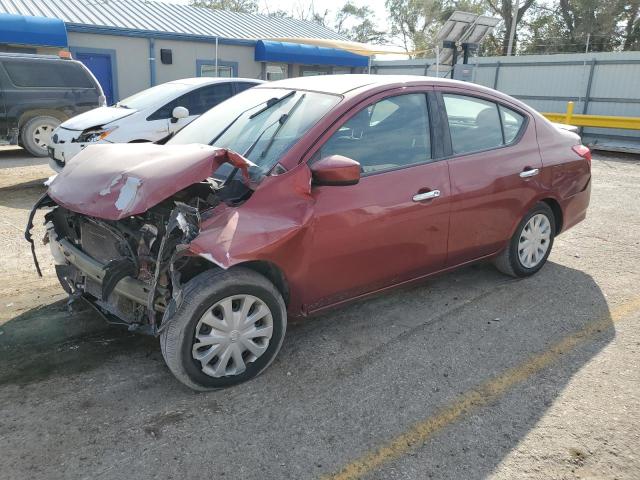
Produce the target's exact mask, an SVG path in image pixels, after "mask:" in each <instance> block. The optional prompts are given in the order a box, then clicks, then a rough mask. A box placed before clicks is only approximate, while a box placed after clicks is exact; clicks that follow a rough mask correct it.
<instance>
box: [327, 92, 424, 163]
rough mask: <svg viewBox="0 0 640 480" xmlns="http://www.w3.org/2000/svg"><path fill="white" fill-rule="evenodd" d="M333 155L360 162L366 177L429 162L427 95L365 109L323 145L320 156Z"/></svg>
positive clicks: (414, 96) (406, 97) (399, 99)
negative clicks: (379, 172)
mask: <svg viewBox="0 0 640 480" xmlns="http://www.w3.org/2000/svg"><path fill="white" fill-rule="evenodd" d="M329 155H343V156H345V157H348V158H351V159H353V160H356V161H358V162H360V165H361V168H362V172H363V173H365V174H366V173H372V172H377V171H382V170H390V169H395V168H399V167H404V166H408V165H415V164H418V163H424V162H428V161H429V160H430V159H431V141H430V134H429V117H428V111H427V96H426V94H423V93H412V94H407V95H399V96H397V97H391V98H386V99H384V100H381V101H379V102H377V103H375V104H373V105H370V106H368V107H366V108H364V109H363V110H361V111H360V112H358V113H357V114H356V115H355V116H353V117H351V118H350V119H349V120H347V122H345V123H344V125H342V127H341V128H340V129H339V130H338V131H337V132H335V133H334V134H333V135H332V136H331V138H329V140H327V142H326V143H325V144H324V145H323V146H322V149H321V151H320V156H321V157H326V156H329Z"/></svg>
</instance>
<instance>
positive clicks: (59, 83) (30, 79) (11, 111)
mask: <svg viewBox="0 0 640 480" xmlns="http://www.w3.org/2000/svg"><path fill="white" fill-rule="evenodd" d="M105 104H106V101H105V97H104V94H103V92H102V88H101V87H100V84H99V83H98V81H97V80H96V79H95V77H94V76H93V75H92V74H91V72H90V71H89V70H88V69H87V68H86V67H85V66H84V65H83V64H82V63H80V62H77V61H74V60H70V59H64V58H60V57H57V56H54V55H30V54H15V53H0V144H6V143H9V144H12V145H16V144H18V145H20V146H21V147H23V148H25V149H26V150H27V151H29V153H31V154H33V155H36V156H38V157H46V156H47V144H48V143H49V138H50V136H51V132H52V131H53V130H54V129H55V128H56V127H57V126H58V125H59V124H60V123H61V122H64V121H65V120H67V119H68V118H71V117H73V116H74V115H78V114H79V113H82V112H86V111H87V110H91V109H92V108H96V107H98V106H102V105H105Z"/></svg>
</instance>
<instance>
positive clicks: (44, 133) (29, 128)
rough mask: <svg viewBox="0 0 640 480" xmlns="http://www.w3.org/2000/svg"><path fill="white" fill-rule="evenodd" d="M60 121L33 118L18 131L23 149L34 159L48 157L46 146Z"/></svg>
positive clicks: (47, 118) (49, 118)
mask: <svg viewBox="0 0 640 480" xmlns="http://www.w3.org/2000/svg"><path fill="white" fill-rule="evenodd" d="M60 123H61V122H60V120H58V119H57V118H55V117H51V116H48V115H46V116H41V117H34V118H32V119H31V120H29V121H28V122H27V123H25V124H24V125H23V126H22V128H21V129H20V143H21V144H22V145H23V148H24V149H25V150H26V151H27V152H29V153H30V154H31V155H33V156H35V157H46V156H48V152H47V146H48V145H49V140H50V138H51V132H53V131H54V130H55V129H56V128H57V127H58V125H60Z"/></svg>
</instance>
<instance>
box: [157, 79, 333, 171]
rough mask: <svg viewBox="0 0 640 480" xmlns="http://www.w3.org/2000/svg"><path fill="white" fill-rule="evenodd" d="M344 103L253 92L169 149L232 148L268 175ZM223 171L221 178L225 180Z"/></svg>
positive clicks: (222, 107) (196, 124)
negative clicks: (198, 145)
mask: <svg viewBox="0 0 640 480" xmlns="http://www.w3.org/2000/svg"><path fill="white" fill-rule="evenodd" d="M340 100H341V97H340V96H337V95H330V94H325V93H317V92H304V91H298V90H288V89H282V88H252V89H249V90H246V91H244V92H242V93H240V94H238V95H236V96H235V97H231V98H230V99H229V100H227V101H225V102H222V103H221V104H219V105H217V106H215V107H214V108H212V109H211V110H209V111H208V112H206V113H204V114H203V115H201V116H200V117H198V118H197V119H196V120H194V121H193V122H191V123H190V124H189V125H187V126H186V127H185V128H183V129H182V130H181V131H180V132H178V133H177V134H176V136H175V137H173V138H172V139H171V140H169V142H167V143H168V144H173V145H176V144H189V143H202V144H208V145H215V146H217V147H221V148H228V149H230V150H233V151H235V152H238V153H240V154H241V155H244V156H245V157H247V158H248V159H249V160H251V161H252V162H253V163H255V164H256V165H257V166H258V168H259V170H260V173H261V174H263V175H264V174H267V173H268V172H269V171H270V170H271V168H272V167H273V166H274V165H275V164H276V163H278V161H279V159H280V157H281V156H282V154H283V153H284V152H286V151H287V150H288V149H289V148H290V147H291V146H292V145H293V144H294V143H295V142H297V141H298V140H299V139H300V138H302V136H303V135H304V134H305V133H306V132H307V131H308V130H309V129H310V128H311V127H312V126H313V125H315V124H316V123H317V122H318V121H319V120H320V119H321V118H322V117H323V116H324V115H326V114H327V112H329V110H331V109H332V108H333V107H334V106H335V105H337V104H338V103H339V102H340ZM222 170H228V169H221V170H219V171H218V172H217V176H218V175H220V176H225V173H228V172H224V171H222Z"/></svg>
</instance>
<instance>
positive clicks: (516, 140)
mask: <svg viewBox="0 0 640 480" xmlns="http://www.w3.org/2000/svg"><path fill="white" fill-rule="evenodd" d="M434 94H435V95H436V96H437V98H438V104H439V106H440V112H441V114H440V116H441V117H442V122H443V123H444V128H445V134H444V136H443V138H444V140H445V142H444V143H445V145H446V148H445V149H444V151H445V152H446V153H447V154H445V157H443V158H444V159H446V160H455V159H456V158H460V157H466V156H468V155H475V154H477V153H484V152H490V151H494V150H500V149H503V148H509V147H513V146H514V145H516V144H518V143H520V140H522V137H523V136H524V134H525V132H526V131H527V129H528V127H529V114H528V113H526V112H524V111H523V110H521V109H518V108H515V107H513V106H511V105H505V104H504V103H503V102H501V101H499V100H496V99H494V98H491V97H484V96H482V95H477V94H475V93H472V92H468V91H466V90H464V91H461V90H453V89H436V90H435V92H434ZM443 94H450V95H457V96H459V97H471V98H477V99H478V100H483V101H485V102H491V103H494V104H495V105H496V108H497V107H504V108H506V109H508V110H513V111H514V112H516V113H518V114H520V115H521V116H522V117H523V118H524V121H523V122H522V126H521V127H520V131H519V132H518V134H517V135H516V136H515V137H514V138H513V140H511V141H510V142H509V143H505V144H503V145H500V146H498V147H491V148H483V149H482V150H473V151H471V152H464V153H458V154H454V153H453V144H452V142H451V130H450V129H449V119H448V117H447V108H446V107H445V104H444V97H443ZM497 110H498V118H499V119H500V130H501V132H502V141H503V142H504V140H505V138H504V127H503V125H502V115H500V108H497Z"/></svg>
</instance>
